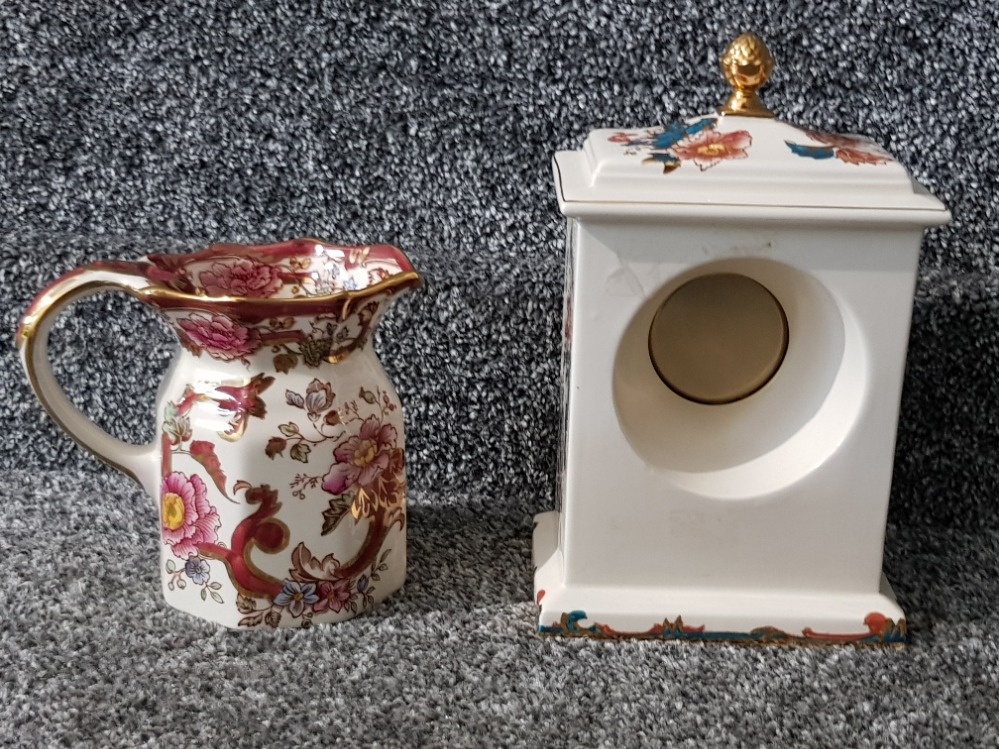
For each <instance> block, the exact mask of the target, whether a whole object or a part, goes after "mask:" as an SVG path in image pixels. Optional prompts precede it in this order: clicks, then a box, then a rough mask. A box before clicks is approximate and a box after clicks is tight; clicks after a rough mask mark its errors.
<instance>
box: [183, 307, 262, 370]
mask: <svg viewBox="0 0 999 749" xmlns="http://www.w3.org/2000/svg"><path fill="white" fill-rule="evenodd" d="M180 327H181V329H182V330H183V331H184V333H185V334H186V335H187V337H188V339H189V340H190V342H191V343H193V344H194V345H195V346H198V347H200V348H202V349H204V350H205V351H207V352H208V354H209V356H211V357H212V358H213V359H221V360H222V361H232V360H234V359H242V358H243V357H244V356H246V355H248V354H252V353H253V352H254V351H256V350H257V349H258V348H260V333H258V332H257V331H256V329H254V328H247V327H244V326H243V325H240V324H239V323H237V322H233V321H232V320H230V319H229V318H228V317H226V316H225V315H212V316H211V318H210V319H209V318H207V317H204V316H202V315H191V317H189V318H187V319H186V320H181V321H180Z"/></svg>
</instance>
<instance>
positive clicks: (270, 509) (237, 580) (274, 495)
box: [160, 375, 406, 627]
mask: <svg viewBox="0 0 999 749" xmlns="http://www.w3.org/2000/svg"><path fill="white" fill-rule="evenodd" d="M273 381H274V378H273V377H271V376H265V375H257V376H255V377H253V378H252V379H251V380H250V381H249V383H248V384H247V385H243V386H237V385H232V386H223V387H216V388H214V389H213V390H212V391H211V392H208V393H200V392H196V391H195V389H194V388H192V387H190V386H188V387H187V388H185V390H184V392H183V397H182V398H181V399H180V400H179V401H178V402H176V403H173V402H171V403H168V405H167V407H166V409H165V413H166V417H167V418H165V420H164V423H163V435H164V447H165V449H166V450H167V451H168V453H167V455H166V456H165V458H164V461H163V468H162V471H163V474H162V479H161V488H160V507H161V512H160V516H161V529H162V537H163V541H164V543H165V544H166V545H167V546H168V547H169V548H170V550H171V552H172V554H173V556H175V557H177V558H179V559H181V560H183V561H182V562H181V563H180V566H178V564H177V563H176V562H174V561H173V560H172V559H168V560H167V561H166V563H165V569H166V574H167V580H168V587H169V589H170V590H171V591H172V590H175V589H184V588H185V587H188V586H193V587H194V588H195V590H199V589H200V591H201V593H200V595H201V599H202V600H208V596H210V597H211V600H213V601H215V602H216V603H220V604H221V603H223V597H222V595H221V593H220V590H221V588H222V586H221V584H220V583H219V582H217V581H215V580H213V579H212V578H213V567H212V565H213V564H218V563H221V564H223V565H224V566H225V568H226V571H227V572H228V574H229V577H230V579H231V580H232V581H233V583H234V584H236V587H237V589H238V591H239V595H238V596H237V600H236V607H237V609H238V610H239V611H240V612H241V613H242V614H243V615H244V616H243V618H242V619H241V620H240V621H239V625H240V626H245V627H256V626H270V627H277V626H279V625H280V624H281V623H282V621H286V622H287V621H288V620H291V621H292V622H293V623H295V624H298V625H299V626H302V627H307V626H310V625H311V623H312V620H313V617H315V616H317V615H332V614H342V613H344V612H348V613H358V612H359V611H361V610H363V609H365V608H367V607H369V606H371V605H373V604H374V602H375V600H376V599H375V589H376V586H377V583H378V582H379V581H380V580H381V575H382V574H383V573H384V572H385V571H386V570H388V569H389V563H388V561H387V559H388V556H389V554H390V553H391V548H390V547H387V544H386V539H387V536H388V532H389V531H390V529H391V528H393V527H394V526H396V525H398V526H399V527H400V528H404V527H405V520H406V515H405V485H406V484H405V473H404V470H403V459H402V458H403V456H402V449H401V448H399V447H398V446H397V441H398V430H397V428H396V427H395V426H393V425H392V424H388V423H383V422H384V421H385V420H386V419H387V418H390V414H392V413H393V412H395V411H397V410H398V407H399V406H398V402H397V401H396V400H395V399H394V398H392V397H390V396H389V394H388V393H385V392H383V391H381V390H380V389H377V388H376V390H374V391H371V390H367V389H365V388H361V389H360V391H359V393H358V397H357V398H356V399H354V400H351V401H340V400H339V399H338V398H337V395H336V393H335V392H334V390H333V386H332V384H331V383H330V382H323V381H320V380H318V379H313V380H312V381H311V382H310V383H309V384H308V386H307V387H306V390H305V394H304V395H301V394H298V393H294V392H293V391H290V390H289V391H286V400H287V401H288V403H289V404H290V405H293V406H297V407H299V408H302V409H303V410H304V411H305V412H306V413H307V415H308V417H309V419H310V423H311V424H312V428H313V429H314V430H315V431H316V436H317V439H314V440H312V443H313V444H316V445H318V444H320V443H322V442H325V441H326V440H331V441H333V444H334V445H335V447H334V449H333V450H332V451H331V452H325V451H323V452H325V456H327V457H326V458H325V460H322V461H321V466H320V467H319V472H318V475H313V476H311V477H310V476H308V475H297V476H296V478H295V481H294V482H293V483H292V485H291V489H292V490H293V491H292V496H294V497H296V498H297V499H299V500H306V499H307V497H306V495H305V493H304V492H305V489H306V488H311V490H313V491H318V490H320V489H322V490H325V491H326V492H327V493H328V494H333V493H335V494H336V496H335V497H334V498H333V499H332V500H329V509H328V510H324V511H322V519H323V520H324V521H325V522H324V523H323V529H322V532H321V535H323V536H325V535H327V533H331V532H333V530H335V529H336V527H337V526H338V525H339V524H340V522H341V521H342V520H347V521H349V516H350V514H353V522H355V523H357V522H362V521H364V522H368V523H370V524H371V528H372V529H373V532H369V533H368V535H367V537H366V541H365V543H364V544H363V545H362V548H361V549H360V550H359V551H358V552H357V553H356V555H355V556H354V557H353V558H351V559H349V560H339V559H337V558H336V557H335V556H334V555H333V554H327V555H326V556H325V557H322V558H319V557H315V556H313V554H312V553H311V551H310V550H309V549H308V548H307V547H306V546H305V544H304V543H299V544H298V546H297V547H296V549H295V550H294V552H293V553H292V555H291V567H290V569H289V571H288V575H289V576H288V578H287V579H284V580H280V579H275V578H271V577H270V576H269V575H266V574H265V573H260V572H258V571H256V568H254V567H253V566H252V565H247V564H246V557H245V556H244V555H245V554H246V553H247V551H248V550H249V546H248V543H249V544H251V545H253V546H254V548H255V553H279V552H280V550H281V548H283V546H284V543H281V542H280V539H278V538H274V539H272V538H270V536H267V535H266V534H263V535H262V531H261V528H263V529H266V528H272V529H273V528H278V527H279V526H277V525H274V526H267V525H266V520H267V518H270V517H271V516H272V515H273V514H274V513H276V512H277V510H278V509H279V508H280V506H281V500H280V497H279V493H278V491H276V490H272V489H271V488H270V487H267V486H261V487H251V486H250V485H249V484H248V483H247V482H245V481H237V482H235V489H234V492H236V491H242V490H246V495H245V497H246V498H245V500H244V501H245V502H246V503H247V504H248V507H250V508H256V510H255V511H254V512H253V513H252V514H250V515H249V516H247V517H243V518H242V519H241V520H239V521H238V522H237V524H236V525H235V527H234V528H232V529H230V538H228V539H224V540H223V541H220V540H219V530H220V528H221V525H222V523H221V520H220V517H219V513H218V511H217V510H216V508H215V507H214V506H213V505H212V504H211V502H210V501H209V497H208V485H207V484H206V482H205V481H204V480H202V478H201V477H200V476H198V475H188V474H185V473H183V472H180V471H175V470H172V469H171V465H172V462H173V460H174V458H175V457H176V456H178V455H186V456H190V457H191V458H193V459H194V460H195V461H197V462H198V463H200V464H201V466H202V467H203V468H204V469H205V470H208V471H209V472H211V471H212V470H214V471H215V474H218V475H221V476H223V483H222V484H221V485H220V484H219V483H218V481H216V482H215V483H216V486H217V487H218V490H219V491H220V492H222V493H223V494H225V489H224V488H223V487H224V485H225V478H224V474H223V473H222V466H221V465H220V464H219V462H218V459H217V457H216V453H215V450H214V446H213V445H212V444H210V443H208V442H207V441H203V440H202V441H198V440H194V441H191V440H192V438H193V436H194V435H192V434H190V433H189V432H190V430H187V431H184V433H183V436H182V437H179V438H175V436H174V433H175V432H178V430H177V428H176V425H175V423H174V422H176V421H177V420H178V419H186V420H188V423H192V424H193V423H194V422H195V421H196V420H194V419H192V418H191V417H190V415H189V413H190V411H191V409H192V408H193V407H194V406H195V404H197V403H200V402H204V401H214V402H216V403H217V404H218V405H219V408H220V411H223V412H227V411H230V410H232V409H234V408H237V407H238V410H241V411H243V410H245V411H246V415H247V417H249V416H256V417H258V418H260V419H264V418H265V417H266V415H267V410H266V405H265V403H264V400H263V398H264V391H266V390H267V389H268V388H269V386H270V385H271V384H272V382H273ZM220 390H221V391H222V395H223V396H226V400H224V401H221V402H220V401H219V391H220ZM223 405H224V406H225V407H224V408H223ZM372 412H373V414H374V415H371V414H372ZM249 423H252V422H250V420H249V418H247V419H245V421H244V422H243V423H241V427H242V428H241V429H239V430H238V431H233V430H228V431H226V432H224V433H223V432H220V433H219V434H220V435H221V436H223V437H226V438H227V439H230V440H237V439H241V438H242V437H243V436H244V433H245V429H246V428H247V424H249ZM192 428H193V427H192ZM281 433H282V434H283V435H286V436H287V437H288V441H292V438H294V439H297V440H299V441H303V440H305V439H306V438H305V436H304V435H303V434H302V432H301V429H300V428H299V427H298V426H297V425H295V424H294V423H289V424H283V425H281ZM275 439H278V438H275ZM274 441H275V440H274V439H272V440H271V442H274ZM279 441H281V442H282V446H281V450H279V451H278V452H277V453H274V452H269V450H270V449H271V445H270V444H268V447H267V448H266V449H265V453H266V454H267V455H268V457H270V458H271V459H274V458H275V457H277V456H281V457H283V449H284V443H285V441H286V440H285V439H284V438H281V439H279ZM188 442H191V446H190V447H188V444H187V443H188ZM195 444H204V445H206V446H207V448H208V449H207V451H205V450H198V451H195V450H194V448H193V446H194V445H195ZM303 444H308V441H306V442H304V443H303ZM296 447H297V448H298V452H296ZM296 447H293V448H292V450H291V457H293V458H294V459H296V460H301V461H302V462H303V463H308V462H309V460H308V458H309V454H310V451H309V450H307V449H302V446H301V445H297V446H296ZM206 452H207V453H209V454H210V455H209V456H207V457H206ZM319 454H320V451H318V450H317V451H316V452H315V455H319ZM209 458H210V459H209ZM329 460H332V461H333V465H332V466H331V467H327V466H329V463H328V461H329ZM213 479H214V475H213ZM300 481H301V482H304V483H302V484H301V485H300V486H298V490H295V489H296V485H298V483H299V482H300ZM365 492H367V494H366V493H365ZM345 494H346V495H348V496H346V497H344V496H343V495H345ZM265 495H266V496H265ZM227 496H228V495H227ZM230 501H233V500H232V498H230ZM310 501H311V502H315V498H314V497H313V498H310ZM355 508H356V509H355ZM317 519H318V518H317ZM261 520H262V521H263V522H261ZM244 526H245V527H246V528H253V529H254V530H253V532H252V533H251V534H250V535H247V534H246V533H244V532H243V530H245V529H244V528H243V527H244ZM271 549H273V551H270V550H271ZM260 575H264V576H263V577H260ZM216 577H217V575H216Z"/></svg>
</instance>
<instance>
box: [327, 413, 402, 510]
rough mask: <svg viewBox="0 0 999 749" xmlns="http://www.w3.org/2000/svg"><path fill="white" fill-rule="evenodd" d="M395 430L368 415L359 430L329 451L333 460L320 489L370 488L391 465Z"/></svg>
mask: <svg viewBox="0 0 999 749" xmlns="http://www.w3.org/2000/svg"><path fill="white" fill-rule="evenodd" d="M396 436H397V435H396V430H395V427H394V426H392V425H391V424H384V425H383V424H381V422H380V421H379V419H378V417H377V416H369V417H368V418H367V419H365V420H364V423H363V424H362V425H361V431H360V432H359V433H358V434H356V435H354V436H353V437H351V438H349V439H348V440H346V441H345V442H343V443H342V444H341V445H340V446H339V447H337V448H336V449H335V450H334V451H333V457H335V458H336V463H334V464H333V466H332V468H330V470H329V473H327V474H326V476H325V477H324V478H323V489H324V490H325V491H328V492H329V493H330V494H343V493H345V492H348V491H352V490H355V489H365V490H372V489H373V488H374V487H375V485H376V483H377V482H378V480H379V479H381V478H382V474H383V473H385V471H386V469H388V468H389V467H390V465H392V459H391V458H392V450H393V448H394V447H395V440H396Z"/></svg>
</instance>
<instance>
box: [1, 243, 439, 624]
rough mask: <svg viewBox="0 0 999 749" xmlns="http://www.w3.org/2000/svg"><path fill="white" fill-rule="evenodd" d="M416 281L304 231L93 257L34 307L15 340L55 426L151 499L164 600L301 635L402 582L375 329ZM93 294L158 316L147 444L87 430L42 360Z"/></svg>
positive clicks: (398, 268)
mask: <svg viewBox="0 0 999 749" xmlns="http://www.w3.org/2000/svg"><path fill="white" fill-rule="evenodd" d="M420 283H421V279H420V276H419V275H418V274H417V273H416V272H415V271H414V270H413V267H412V265H411V264H410V262H409V261H408V260H407V258H406V257H405V255H404V254H403V253H402V252H400V251H399V250H398V249H396V248H394V247H390V246H387V245H372V246H365V247H343V246H337V245H332V244H328V243H326V242H322V241H319V240H314V239H298V240H294V241H290V242H284V243H281V244H274V245H266V246H243V245H214V246H212V247H209V248H208V249H205V250H202V251H200V252H195V253H193V254H188V255H163V254H151V255H147V256H145V257H141V258H139V259H138V260H135V261H103V262H95V263H93V264H91V265H88V266H86V267H83V268H80V269H77V270H75V271H72V272H70V273H67V274H66V275H64V276H63V277H61V278H60V279H58V280H57V281H55V282H54V283H52V284H51V285H50V286H48V287H47V288H46V289H45V290H44V291H42V292H41V293H40V294H39V295H38V297H36V298H35V300H34V302H32V304H31V306H30V308H29V309H28V311H27V313H26V314H25V316H24V318H23V319H22V321H21V324H20V327H19V328H18V334H17V346H18V349H19V350H20V355H21V361H22V363H23V365H24V368H25V371H26V372H27V375H28V378H29V380H30V382H31V387H32V389H33V390H34V392H35V394H36V395H37V396H38V399H39V400H40V401H41V403H42V405H43V406H44V407H45V409H46V411H48V413H49V415H50V416H51V417H52V419H54V420H55V422H56V423H57V424H58V425H59V426H60V427H61V428H62V429H63V430H64V431H65V432H66V433H67V434H68V435H69V436H70V437H72V438H73V439H74V440H75V441H76V442H78V443H79V444H80V445H81V446H83V447H84V448H86V449H87V450H89V451H90V452H92V453H93V454H94V455H96V456H97V457H98V458H100V459H101V460H103V461H104V462H106V463H108V464H109V465H111V466H112V467H114V468H117V469H118V470H120V471H122V472H123V473H125V474H127V475H128V476H130V477H132V478H133V479H134V480H135V481H137V482H138V483H139V484H140V485H141V486H143V487H144V488H145V490H146V491H147V492H148V493H149V494H150V495H151V496H152V497H154V498H155V499H156V503H157V506H158V509H159V515H160V560H159V565H160V573H161V580H162V588H163V594H164V596H165V598H166V600H167V602H168V603H169V604H171V605H172V606H174V607H176V608H178V609H181V610H182V611H185V612H188V613H190V614H194V615H196V616H199V617H202V618H204V619H208V620H211V621H213V622H217V623H219V624H223V625H226V626H230V627H240V628H247V627H287V626H291V627H308V626H311V625H312V624H318V623H322V622H332V621H339V620H343V619H347V618H350V617H351V616H353V615H355V614H358V613H360V612H362V611H364V610H366V609H368V608H370V607H371V606H372V605H373V604H375V603H376V602H377V601H379V600H381V599H383V598H385V597H386V596H387V595H389V594H390V593H392V592H393V591H395V590H397V589H398V588H400V587H401V586H402V584H403V581H404V578H405V573H406V476H405V469H404V460H403V450H404V446H405V438H404V434H403V418H402V408H401V404H400V402H399V397H398V395H397V394H396V392H395V389H394V388H393V387H392V383H391V382H390V381H389V378H388V376H387V375H386V374H385V371H384V370H383V369H382V366H381V364H380V363H379V361H378V359H377V357H376V355H375V353H374V350H373V347H372V345H371V334H372V331H373V330H374V327H375V325H376V324H377V323H378V320H379V319H380V317H381V315H382V314H383V313H384V311H385V308H386V307H387V306H388V304H389V302H391V301H392V300H393V299H395V298H397V297H398V296H399V295H400V294H402V293H404V292H406V291H408V290H410V289H413V288H415V287H417V286H419V285H420ZM104 290H119V291H123V292H125V293H127V294H130V295H131V296H133V297H136V298H137V299H139V300H141V301H143V302H144V303H146V304H149V305H150V306H152V307H153V308H155V309H156V310H158V311H159V312H160V313H161V315H162V316H163V317H164V318H165V319H166V321H167V323H168V324H169V326H170V327H171V328H172V330H173V331H174V333H175V334H176V335H177V338H178V339H179V341H180V344H181V346H180V348H178V351H177V353H176V355H175V357H174V360H173V362H172V364H171V366H170V368H169V371H168V372H167V374H166V375H165V377H164V380H163V382H162V384H161V385H160V389H159V394H158V397H157V406H156V410H157V420H156V435H157V436H156V438H155V439H154V440H153V442H152V443H150V444H148V445H131V444H127V443H125V442H122V441H120V440H118V439H115V438H114V437H112V436H111V435H109V434H107V433H106V432H105V431H103V430H102V429H101V428H100V427H98V426H97V425H95V424H94V423H93V422H91V421H90V420H89V419H88V418H87V417H86V416H85V415H84V414H82V413H81V412H80V411H79V410H78V409H77V408H76V407H75V406H74V405H73V404H72V403H71V402H70V401H69V399H68V398H67V397H66V395H65V394H64V393H63V391H62V389H61V387H60V386H59V384H58V382H57V381H56V379H55V378H54V376H53V373H52V369H51V366H50V363H49V361H48V356H47V342H48V336H49V331H50V329H51V327H52V324H53V322H54V321H55V319H56V317H57V316H58V314H59V312H60V310H62V309H63V308H64V307H65V306H66V305H68V304H69V303H70V302H72V301H74V300H76V299H80V298H82V297H85V296H88V295H90V294H93V293H96V292H99V291H104Z"/></svg>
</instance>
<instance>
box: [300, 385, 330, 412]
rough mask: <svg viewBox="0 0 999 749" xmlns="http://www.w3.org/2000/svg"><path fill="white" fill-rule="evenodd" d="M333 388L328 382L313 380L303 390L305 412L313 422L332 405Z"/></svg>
mask: <svg viewBox="0 0 999 749" xmlns="http://www.w3.org/2000/svg"><path fill="white" fill-rule="evenodd" d="M333 397H334V395H333V388H332V387H330V384H329V383H328V382H320V381H319V380H313V381H312V382H310V383H309V386H308V387H307V388H306V390H305V410H306V411H308V412H309V418H310V419H312V420H313V421H315V420H316V419H318V418H320V417H321V416H322V415H323V412H324V411H326V410H327V409H328V408H329V407H330V406H332V405H333Z"/></svg>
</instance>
